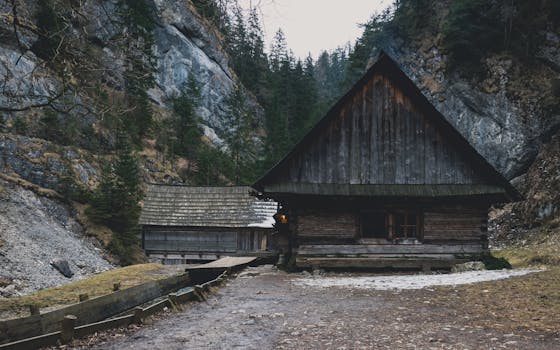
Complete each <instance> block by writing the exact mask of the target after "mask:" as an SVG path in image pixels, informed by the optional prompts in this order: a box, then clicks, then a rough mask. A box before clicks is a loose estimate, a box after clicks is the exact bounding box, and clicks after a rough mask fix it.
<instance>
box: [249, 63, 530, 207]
mask: <svg viewBox="0 0 560 350" xmlns="http://www.w3.org/2000/svg"><path fill="white" fill-rule="evenodd" d="M376 73H384V74H386V75H387V76H388V77H390V80H391V81H392V82H394V83H395V85H397V86H399V88H400V89H402V90H403V91H405V92H406V94H407V96H408V97H409V98H410V100H411V101H412V102H413V103H414V104H415V106H417V107H418V109H419V110H420V111H421V112H422V113H423V115H424V116H425V118H426V119H427V120H429V121H430V123H433V124H434V126H435V127H437V129H438V130H440V131H441V132H442V133H443V134H444V135H445V136H446V141H447V142H449V143H451V144H453V145H454V146H455V147H456V148H457V149H458V150H460V151H461V153H462V154H463V155H464V156H465V158H466V159H468V160H469V162H470V163H471V164H472V165H473V166H474V167H476V168H477V171H478V172H479V173H480V174H481V175H483V176H484V177H485V178H487V179H488V181H489V182H490V185H492V186H486V187H484V186H472V185H470V189H468V188H467V187H465V186H466V185H465V186H455V187H454V188H455V189H457V191H455V192H454V191H450V188H451V187H449V186H446V187H445V190H444V191H443V192H442V191H440V189H441V188H442V186H445V185H426V187H430V189H428V190H424V191H418V188H419V186H417V185H398V191H396V192H395V191H393V190H394V189H393V190H391V191H389V192H387V193H384V192H383V189H384V188H388V186H386V185H380V186H364V185H349V184H341V185H346V186H342V187H345V188H346V187H348V189H349V190H348V191H346V190H344V189H342V187H340V186H337V185H338V184H292V185H295V186H286V184H283V183H278V176H279V175H280V173H281V172H282V171H283V170H284V169H285V168H286V167H288V166H289V164H290V161H291V160H292V159H293V158H294V157H295V156H296V155H298V154H299V153H300V152H303V151H304V150H305V149H306V148H308V147H310V145H311V144H312V142H313V141H314V140H315V139H316V138H317V137H318V136H320V134H321V133H322V132H323V130H325V129H326V128H327V127H328V126H329V124H330V123H331V122H332V121H333V120H334V119H335V118H337V116H338V115H339V114H340V112H341V110H342V109H343V108H344V106H345V105H346V104H347V103H348V102H349V101H350V100H351V99H352V98H353V97H354V96H355V95H356V94H357V93H358V92H359V91H360V89H362V88H363V87H364V85H365V84H367V83H368V82H369V81H370V80H371V79H372V78H373V76H374V75H375V74H376ZM302 185H303V187H302ZM310 185H311V186H310ZM253 187H254V188H255V189H257V190H259V191H261V192H266V193H297V194H306V193H307V194H317V193H318V192H316V191H313V190H312V188H318V187H321V191H320V193H321V194H332V195H379V196H384V195H385V196H391V195H397V193H398V195H412V196H414V195H417V196H440V195H441V196H453V195H457V196H461V195H484V194H493V195H495V194H499V195H502V197H503V198H504V199H506V200H520V199H522V198H523V197H522V196H521V194H520V193H519V192H518V191H517V190H516V189H515V188H514V187H513V186H512V185H511V184H510V183H509V181H508V180H507V179H505V178H504V177H503V175H501V174H500V173H499V172H498V171H497V170H496V169H495V168H494V167H493V166H492V165H490V164H489V163H488V162H487V161H486V159H485V158H484V157H482V156H481V155H480V154H479V153H478V152H477V151H476V150H475V149H474V148H473V147H472V146H471V144H470V143H469V142H468V141H467V140H466V139H465V138H464V137H463V136H462V135H461V134H460V133H459V132H458V131H457V130H456V129H455V128H454V127H453V126H452V125H451V124H450V123H449V122H448V121H447V119H446V118H445V117H444V116H443V115H442V114H441V113H440V112H439V111H438V110H437V109H436V108H435V107H434V106H433V105H432V104H431V103H430V102H429V101H428V99H427V98H426V97H425V96H424V94H423V93H422V92H421V91H420V89H419V88H418V87H417V86H416V85H415V84H414V83H413V82H412V81H411V80H410V78H408V76H407V75H406V74H405V73H404V72H403V71H402V70H401V69H400V67H399V66H398V64H397V63H396V62H395V61H394V60H393V59H391V58H390V57H389V56H388V55H387V54H386V53H384V52H381V54H380V55H379V58H378V59H377V61H376V62H375V63H374V64H373V65H372V66H371V67H370V68H369V69H368V71H367V72H366V73H365V74H364V75H363V76H362V77H361V78H360V79H359V80H358V81H357V82H356V84H354V86H352V88H350V90H349V91H348V92H347V93H346V94H345V95H344V96H343V97H342V98H340V99H339V100H338V102H336V103H335V104H334V105H333V106H332V107H331V109H330V110H329V111H328V112H327V114H326V115H325V116H324V117H323V118H322V119H321V120H320V121H319V122H318V123H317V124H316V125H315V126H314V127H313V128H312V129H311V130H310V131H309V132H308V133H307V134H306V135H305V136H304V137H303V138H302V139H301V140H300V141H299V142H298V143H297V144H296V145H295V147H293V148H292V150H291V151H290V152H289V153H288V154H287V155H286V156H285V157H284V158H283V159H282V160H280V161H279V162H278V163H277V164H276V165H275V166H274V167H272V168H271V169H270V170H269V171H268V172H267V173H266V174H264V175H263V176H262V177H261V178H260V179H259V180H257V181H256V182H255V183H254V184H253ZM323 187H326V191H324V190H325V189H324V188H323ZM334 187H337V188H336V189H334ZM338 187H340V188H338ZM350 187H355V188H354V189H353V190H351V189H350ZM413 187H414V188H415V189H416V190H415V191H412V192H411V193H408V192H409V191H408V188H413ZM475 187H476V188H475ZM358 188H361V189H363V190H367V191H365V192H361V191H360V190H356V189H358ZM371 188H373V189H375V191H373V192H371V191H369V189H371ZM471 189H474V192H473V191H471ZM487 189H488V191H486V190H487ZM430 193H431V194H432V195H428V194H430Z"/></svg>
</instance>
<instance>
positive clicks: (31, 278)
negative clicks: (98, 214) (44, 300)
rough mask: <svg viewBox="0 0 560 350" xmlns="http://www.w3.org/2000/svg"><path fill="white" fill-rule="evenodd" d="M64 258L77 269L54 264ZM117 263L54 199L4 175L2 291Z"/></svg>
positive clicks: (0, 185) (0, 186) (0, 190)
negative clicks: (64, 271) (61, 268)
mask: <svg viewBox="0 0 560 350" xmlns="http://www.w3.org/2000/svg"><path fill="white" fill-rule="evenodd" d="M57 259H60V260H65V261H67V262H68V265H69V268H70V270H71V271H72V273H73V274H74V275H73V276H72V277H71V278H67V277H65V276H63V275H62V274H61V273H60V272H59V271H58V270H56V269H55V268H54V267H53V266H51V262H53V261H54V260H57ZM111 267H112V265H111V264H110V263H109V262H108V261H106V260H105V259H104V258H103V252H102V251H101V250H100V249H99V248H97V247H95V246H94V244H93V243H92V242H91V241H89V240H88V239H87V238H86V237H84V236H83V234H82V228H81V226H80V225H79V224H78V223H77V222H76V221H75V220H74V219H73V218H72V216H71V215H70V213H69V211H68V209H67V208H66V207H65V206H64V205H62V204H60V203H59V202H57V201H55V200H51V199H48V198H46V197H42V196H38V195H37V194H35V193H34V192H32V191H30V190H26V189H23V188H22V187H20V186H17V185H14V184H11V183H9V182H6V181H2V180H0V297H9V296H13V295H18V294H21V293H28V292H31V291H34V290H37V289H42V288H46V287H51V286H55V285H59V284H63V283H66V282H69V281H74V280H78V279H81V278H83V277H85V276H88V275H91V274H93V273H96V272H99V271H104V270H107V269H109V268H111Z"/></svg>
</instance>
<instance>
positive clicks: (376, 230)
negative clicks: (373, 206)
mask: <svg viewBox="0 0 560 350" xmlns="http://www.w3.org/2000/svg"><path fill="white" fill-rule="evenodd" d="M360 223H361V231H362V238H384V239H389V240H397V239H408V238H420V233H421V214H420V213H419V212H417V211H415V210H391V211H373V212H364V213H362V215H361V222H360Z"/></svg>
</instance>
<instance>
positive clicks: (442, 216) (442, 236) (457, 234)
mask: <svg viewBox="0 0 560 350" xmlns="http://www.w3.org/2000/svg"><path fill="white" fill-rule="evenodd" d="M487 222H488V213H487V211H486V210H483V209H476V208H461V207H456V208H439V209H430V210H426V211H425V212H424V240H425V241H426V242H441V241H470V242H484V241H485V237H486V230H487Z"/></svg>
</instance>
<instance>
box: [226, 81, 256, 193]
mask: <svg viewBox="0 0 560 350" xmlns="http://www.w3.org/2000/svg"><path fill="white" fill-rule="evenodd" d="M227 109H228V114H227V119H226V122H227V126H228V130H227V132H226V141H227V143H228V146H229V149H230V154H231V158H232V160H233V165H234V169H233V176H234V181H235V183H236V184H240V183H243V182H245V181H246V179H247V175H248V174H247V173H246V169H245V159H247V158H252V157H254V156H255V154H254V149H253V148H252V140H251V131H252V128H251V124H252V121H253V116H252V115H251V113H250V112H249V109H248V107H247V104H246V101H245V92H244V90H243V89H242V88H241V87H240V86H236V87H235V89H234V90H233V91H232V92H231V94H230V96H229V97H228V100H227Z"/></svg>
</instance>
